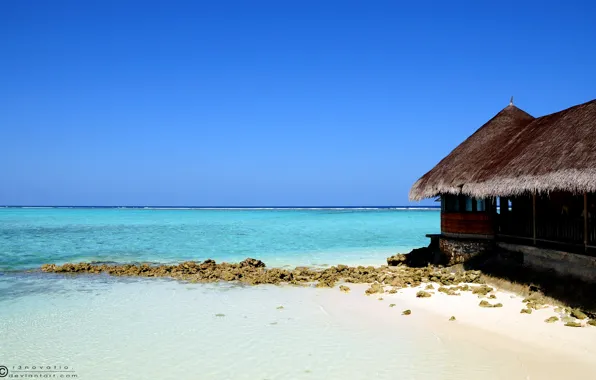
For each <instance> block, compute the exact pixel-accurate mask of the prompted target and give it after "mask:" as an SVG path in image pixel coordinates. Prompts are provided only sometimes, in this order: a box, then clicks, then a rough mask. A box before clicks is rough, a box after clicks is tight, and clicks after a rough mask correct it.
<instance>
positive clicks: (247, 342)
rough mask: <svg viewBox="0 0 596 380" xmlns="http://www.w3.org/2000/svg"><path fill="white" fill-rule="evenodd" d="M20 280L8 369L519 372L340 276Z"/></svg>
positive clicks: (6, 316)
mask: <svg viewBox="0 0 596 380" xmlns="http://www.w3.org/2000/svg"><path fill="white" fill-rule="evenodd" d="M21 280H23V281H24V287H23V289H25V290H23V292H21V293H20V294H18V293H12V294H11V295H8V293H7V292H4V295H3V296H2V297H1V298H0V336H2V339H1V340H0V364H3V365H6V366H7V367H8V368H9V369H10V368H11V366H18V365H23V366H24V365H35V364H44V365H51V366H61V367H64V366H67V367H69V368H71V369H73V370H74V371H76V373H77V374H78V375H79V378H81V379H107V378H110V379H149V378H150V379H190V378H193V379H290V378H291V379H364V378H375V379H395V378H399V379H477V378H480V377H481V378H484V379H497V378H503V377H502V376H505V375H507V376H509V375H511V376H513V377H509V378H512V379H515V378H520V379H521V378H522V377H515V376H514V375H513V374H515V373H517V374H519V363H516V362H515V360H504V359H503V356H502V355H494V352H490V351H486V350H482V349H478V348H477V347H475V346H473V345H465V344H459V343H457V342H452V341H448V340H446V339H442V338H441V337H439V336H437V334H436V332H435V331H433V330H432V329H429V328H428V326H426V325H425V324H424V323H423V321H421V320H420V318H418V319H417V318H415V317H414V316H409V317H404V316H401V309H399V308H394V309H392V311H393V312H392V313H390V314H388V313H375V312H371V310H370V308H375V307H383V310H386V309H387V307H388V306H387V304H384V305H380V304H381V301H378V300H376V298H373V297H366V296H364V295H363V294H361V293H359V294H342V293H340V292H339V291H338V290H337V288H336V289H317V288H310V287H307V288H302V287H291V286H281V287H277V286H257V287H245V286H240V285H234V284H188V283H179V282H175V281H169V280H148V279H121V278H110V277H106V276H102V275H99V276H64V277H63V276H58V275H43V274H30V275H20V274H16V275H15V274H11V275H5V276H3V277H2V280H1V281H0V282H1V283H3V284H4V285H6V283H14V282H17V281H21ZM36 289H37V290H36ZM40 289H43V291H38V290H40ZM354 297H356V298H354ZM356 299H359V300H362V299H365V301H366V302H369V304H368V305H369V306H365V307H363V305H362V304H361V302H354V300H356ZM280 306H283V308H280Z"/></svg>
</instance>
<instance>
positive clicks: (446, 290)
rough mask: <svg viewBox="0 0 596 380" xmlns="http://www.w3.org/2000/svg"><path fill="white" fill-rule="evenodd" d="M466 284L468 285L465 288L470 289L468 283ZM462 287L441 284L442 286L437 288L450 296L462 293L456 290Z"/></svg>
mask: <svg viewBox="0 0 596 380" xmlns="http://www.w3.org/2000/svg"><path fill="white" fill-rule="evenodd" d="M465 286H466V288H465V289H466V290H467V289H469V287H468V285H465ZM460 289H461V287H459V286H456V287H453V288H448V287H445V286H441V287H439V289H437V291H439V292H441V293H445V294H447V295H448V296H460V295H461V293H458V292H456V290H460Z"/></svg>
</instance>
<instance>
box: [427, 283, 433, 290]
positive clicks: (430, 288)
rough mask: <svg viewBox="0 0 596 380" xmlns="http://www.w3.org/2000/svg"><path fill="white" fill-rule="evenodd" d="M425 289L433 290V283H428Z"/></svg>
mask: <svg viewBox="0 0 596 380" xmlns="http://www.w3.org/2000/svg"><path fill="white" fill-rule="evenodd" d="M424 289H425V290H435V287H434V286H433V284H428V285H426V286H425V287H424Z"/></svg>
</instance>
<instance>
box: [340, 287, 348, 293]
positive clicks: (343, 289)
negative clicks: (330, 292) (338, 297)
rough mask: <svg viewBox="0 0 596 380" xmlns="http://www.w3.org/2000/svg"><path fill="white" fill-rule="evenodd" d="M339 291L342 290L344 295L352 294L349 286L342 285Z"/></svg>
mask: <svg viewBox="0 0 596 380" xmlns="http://www.w3.org/2000/svg"><path fill="white" fill-rule="evenodd" d="M339 290H340V291H341V292H343V293H349V292H350V288H348V287H347V286H345V285H340V286H339Z"/></svg>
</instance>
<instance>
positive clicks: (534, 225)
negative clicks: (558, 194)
mask: <svg viewBox="0 0 596 380" xmlns="http://www.w3.org/2000/svg"><path fill="white" fill-rule="evenodd" d="M532 230H533V238H534V245H536V192H533V193H532Z"/></svg>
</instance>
